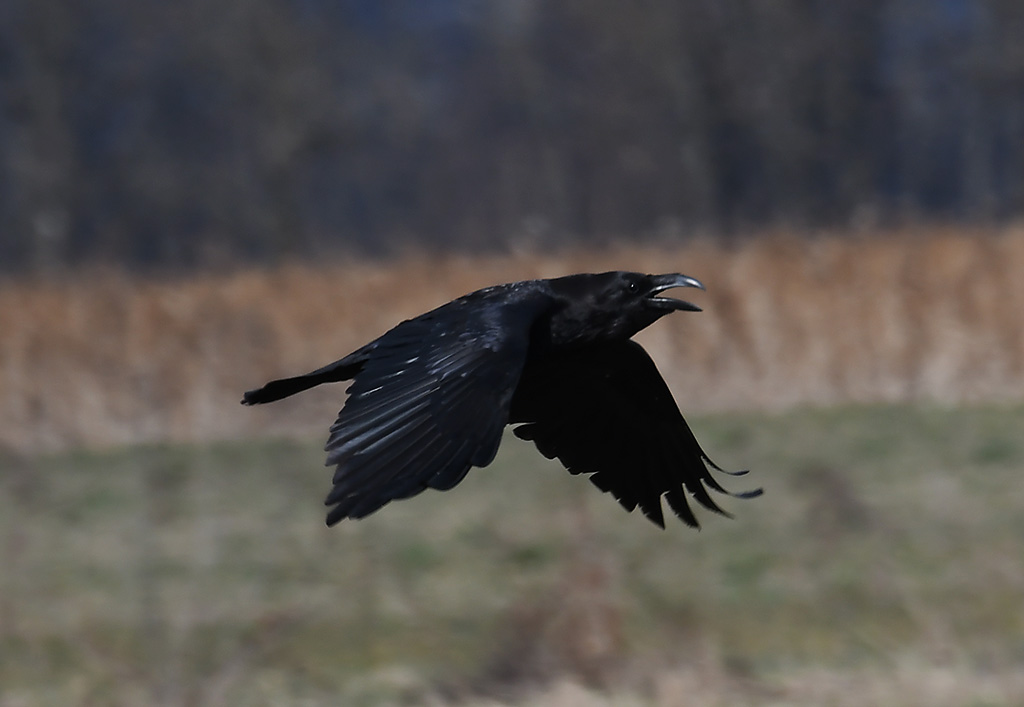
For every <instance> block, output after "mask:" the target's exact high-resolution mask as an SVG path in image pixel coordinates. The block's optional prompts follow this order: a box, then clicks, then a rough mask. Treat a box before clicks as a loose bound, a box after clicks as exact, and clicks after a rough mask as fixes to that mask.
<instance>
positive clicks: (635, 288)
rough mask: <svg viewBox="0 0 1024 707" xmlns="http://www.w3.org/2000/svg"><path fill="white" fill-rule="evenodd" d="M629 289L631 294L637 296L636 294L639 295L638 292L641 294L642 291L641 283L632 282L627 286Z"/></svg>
mask: <svg viewBox="0 0 1024 707" xmlns="http://www.w3.org/2000/svg"><path fill="white" fill-rule="evenodd" d="M627 289H628V290H629V291H630V292H632V293H634V294H635V293H637V292H639V291H640V283H638V282H631V283H629V285H628V286H627Z"/></svg>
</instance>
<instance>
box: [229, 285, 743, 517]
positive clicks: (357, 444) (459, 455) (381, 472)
mask: <svg viewBox="0 0 1024 707" xmlns="http://www.w3.org/2000/svg"><path fill="white" fill-rule="evenodd" d="M676 287H696V288H698V289H701V290H703V289H704V285H702V284H701V283H700V282H699V281H698V280H696V279H694V278H692V277H687V276H686V275H680V274H678V273H672V274H667V275H644V274H641V273H635V272H619V271H615V272H606V273H598V274H579V275H569V276H566V277H559V278H554V279H549V280H526V281H523V282H514V283H510V284H506V285H496V286H494V287H487V288H485V289H482V290H478V291H476V292H472V293H470V294H468V295H465V296H463V297H459V298H458V299H455V300H452V301H451V302H448V303H447V304H444V305H442V306H440V307H438V308H437V309H434V310H432V311H430V312H427V313H426V314H422V315H420V316H418V317H416V318H414V319H409V320H406V321H404V322H402V323H400V324H398V325H397V326H395V327H394V328H393V329H391V330H390V331H388V332H387V333H385V334H383V335H382V336H381V337H380V338H378V339H375V340H374V341H371V342H370V343H368V344H366V345H365V346H363V347H362V348H360V349H357V350H356V351H353V352H352V353H350V354H349V355H348V356H346V357H345V358H342V359H341V360H339V361H335V362H334V363H331V364H328V365H326V366H324V367H323V368H320V369H317V370H315V371H313V372H311V373H307V374H305V375H301V376H296V377H294V378H284V379H281V380H275V381H271V382H269V383H267V384H266V385H265V386H263V387H262V388H258V389H256V390H250V391H249V392H247V393H245V395H244V397H243V398H242V403H243V404H246V405H254V404H260V403H269V402H272V401H274V400H280V399H281V398H285V397H288V396H289V395H293V394H295V393H298V392H301V391H303V390H307V389H309V388H312V387H314V386H317V385H320V384H321V383H330V382H336V381H342V380H351V381H352V384H351V386H350V387H349V388H348V391H347V392H348V394H349V397H348V400H347V401H346V403H345V405H344V407H343V408H342V410H341V412H340V413H339V414H338V418H337V421H336V422H335V423H334V425H333V426H332V427H331V430H330V437H329V439H328V441H327V445H326V447H325V451H326V452H327V462H326V465H327V466H336V467H337V470H336V471H335V472H334V480H333V483H334V488H333V489H332V490H331V492H330V493H329V494H328V496H327V499H326V501H325V502H324V503H325V505H328V506H333V508H332V509H331V510H330V511H329V513H328V515H327V524H328V525H334V524H335V523H337V522H338V521H340V520H342V519H343V518H362V517H364V516H367V515H369V514H370V513H373V512H374V511H376V510H378V509H379V508H380V507H381V506H383V505H385V504H386V503H388V502H389V501H393V500H395V499H400V498H408V497H410V496H415V495H416V494H418V493H420V492H421V491H423V490H424V489H426V488H434V489H440V490H447V489H450V488H452V487H453V486H455V485H456V484H457V483H459V482H460V481H461V480H462V479H463V478H464V477H465V476H466V474H467V473H468V471H469V469H470V467H474V466H478V467H484V466H487V465H488V464H490V463H491V461H492V460H493V459H494V456H495V454H496V453H497V451H498V444H499V443H500V442H501V436H502V430H503V429H504V427H505V425H518V426H517V427H515V428H514V430H513V431H514V433H515V435H516V436H517V437H519V438H520V439H525V440H532V441H533V442H534V444H536V446H537V449H538V450H539V451H540V453H541V454H543V455H544V456H545V457H547V458H549V459H553V458H556V457H557V458H558V460H559V461H561V463H562V464H563V465H564V466H565V468H566V469H568V471H569V472H570V473H572V474H590V480H591V481H592V482H593V483H594V485H595V486H597V487H598V488H599V489H601V490H602V491H606V492H610V493H611V494H612V495H613V496H614V497H615V498H616V499H617V500H618V501H619V503H620V504H622V506H623V507H624V508H625V509H626V510H627V511H632V510H633V509H634V508H636V507H637V506H640V509H641V510H642V511H643V513H644V515H646V516H647V517H648V518H649V519H650V520H651V521H653V522H654V523H656V524H657V525H659V526H661V527H662V528H664V527H665V521H664V517H663V515H662V507H661V497H662V496H664V497H665V500H666V501H667V502H668V505H669V508H671V509H672V511H674V512H675V514H676V515H677V516H679V518H681V519H682V520H683V522H685V523H686V524H687V525H689V526H692V527H695V528H696V527H700V526H699V524H698V522H697V519H696V517H695V516H694V514H693V511H692V510H691V509H690V507H689V506H688V505H687V502H686V496H685V494H684V492H683V489H684V488H685V489H686V491H688V492H689V493H690V495H692V496H693V497H694V498H695V499H696V500H697V501H698V502H699V503H700V504H701V505H702V506H704V507H705V508H708V509H710V510H712V511H715V512H717V513H720V514H722V515H728V514H727V513H725V511H723V510H722V509H721V508H719V506H718V505H717V504H716V503H715V502H714V501H713V500H712V498H711V496H710V495H709V494H708V491H707V488H705V485H706V486H707V487H708V488H711V489H714V490H715V491H718V492H720V493H727V494H730V495H733V496H737V497H742V498H750V497H753V496H757V495H760V493H761V489H756V490H754V491H747V492H744V493H730V492H728V491H726V490H725V489H724V488H722V486H721V485H719V483H718V482H717V481H716V480H715V479H714V478H713V477H712V476H711V472H710V470H709V468H708V466H710V467H711V468H713V469H716V470H718V471H723V470H722V469H721V468H720V467H718V466H717V465H716V464H715V463H714V462H712V461H711V459H710V458H708V456H707V454H705V453H704V450H703V449H701V447H700V445H699V444H698V443H697V440H696V438H694V436H693V433H692V432H691V431H690V428H689V426H687V424H686V421H685V420H684V419H683V416H682V415H681V414H680V412H679V408H678V407H677V406H676V404H675V401H674V400H673V398H672V394H671V393H670V392H669V389H668V386H667V385H666V384H665V381H664V380H663V379H662V378H661V375H660V374H659V373H658V369H657V368H655V365H654V362H653V361H652V360H651V358H650V357H649V356H648V355H647V352H646V351H644V349H643V348H642V347H641V346H640V345H639V344H638V343H636V342H635V341H632V340H631V338H630V337H632V336H633V335H634V334H636V333H637V332H638V331H640V330H641V329H643V328H645V327H647V326H648V325H650V324H652V323H654V322H655V321H656V320H658V319H660V318H661V317H663V316H665V315H666V314H669V313H670V312H673V311H676V310H682V311H690V312H699V311H700V307H698V306H696V305H694V304H691V303H690V302H685V301H682V300H678V299H672V298H670V297H664V296H661V293H662V292H664V291H665V290H669V289H672V288H676ZM725 473H730V474H735V475H740V474H745V473H746V472H745V471H740V472H725Z"/></svg>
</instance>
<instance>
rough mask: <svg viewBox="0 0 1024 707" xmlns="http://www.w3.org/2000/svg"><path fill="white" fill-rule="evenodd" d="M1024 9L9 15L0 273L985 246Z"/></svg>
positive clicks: (953, 1)
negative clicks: (444, 256) (792, 243)
mask: <svg viewBox="0 0 1024 707" xmlns="http://www.w3.org/2000/svg"><path fill="white" fill-rule="evenodd" d="M1022 36H1024V5H1021V4H1020V3H1019V2H1017V0H944V1H943V2H929V1H927V0H828V1H825V0H780V1H778V2H770V3H765V2H754V1H751V0H661V1H655V0H647V1H644V2H628V3H624V2H612V1H611V0H587V1H586V2H584V1H583V0H544V1H541V0H497V1H496V2H490V3H478V2H472V1H471V0H429V1H427V0H401V1H395V2H388V3H378V2H371V1H367V0H263V1H261V2H250V1H249V0H219V1H218V2H207V1H206V0H179V1H178V2H174V3H165V2H157V1H155V0H86V1H85V2H82V1H81V0H5V1H4V2H3V3H2V4H0V268H2V269H3V270H6V271H8V272H10V271H17V270H25V269H33V270H37V269H47V268H51V267H58V268H59V267H61V266H66V265H73V264H76V263H78V262H80V261H82V260H86V261H97V260H99V261H115V262H120V263H123V264H126V265H132V266H160V267H172V268H180V267H189V266H192V265H196V264H209V263H217V262H222V261H225V260H228V259H233V258H236V257H243V258H246V259H249V260H258V261H266V260H272V259H275V258H277V257H280V256H282V255H290V256H307V257H308V256H317V255H321V254H323V253H325V252H329V251H333V250H355V251H362V252H376V253H386V252H390V251H394V250H395V249H400V248H402V247H404V246H406V245H409V244H416V245H418V246H420V247H424V248H439V249H447V248H459V249H474V250H480V249H491V248H495V247H499V248H500V247H502V246H503V245H504V244H507V243H508V242H510V241H512V242H526V243H534V244H539V243H543V244H549V243H553V242H557V241H566V240H576V241H579V240H583V239H597V240H605V239H609V238H611V237H613V236H618V237H621V236H627V237H635V236H638V235H645V236H648V237H651V236H655V237H659V238H663V239H674V238H679V237H681V236H682V235H683V234H686V233H690V232H692V231H694V230H702V231H712V232H719V233H728V232H735V231H736V230H738V229H740V228H744V227H748V226H752V225H763V224H779V223H785V224H787V225H796V226H801V225H804V226H814V225H821V224H831V225H835V224H840V225H849V224H851V223H852V224H854V225H873V224H876V223H878V222H885V221H893V220H904V219H908V218H909V219H914V218H920V217H926V218H948V217H953V218H957V219H964V220H990V219H993V218H996V219H1000V218H1008V217H1012V216H1016V215H1019V214H1020V212H1021V210H1022V207H1024V52H1022V51H1021V46H1022V45H1021V42H1020V37H1022Z"/></svg>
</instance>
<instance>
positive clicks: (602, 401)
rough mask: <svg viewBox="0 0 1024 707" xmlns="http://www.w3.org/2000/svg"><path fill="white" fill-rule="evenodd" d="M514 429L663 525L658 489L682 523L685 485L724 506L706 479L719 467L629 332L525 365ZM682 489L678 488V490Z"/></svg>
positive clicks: (708, 504) (701, 499)
mask: <svg viewBox="0 0 1024 707" xmlns="http://www.w3.org/2000/svg"><path fill="white" fill-rule="evenodd" d="M510 422H511V423H522V424H519V425H518V426H517V427H516V428H515V430H514V431H515V434H516V436H518V437H520V438H522V439H527V440H531V441H533V442H534V444H536V445H537V449H538V450H539V451H540V452H541V453H542V454H543V455H544V456H546V457H548V458H558V460H559V461H561V462H562V464H563V465H564V466H565V467H566V469H568V470H569V471H570V472H571V473H587V474H591V477H590V480H591V481H592V482H593V483H594V485H595V486H597V487H598V488H599V489H601V490H602V491H605V492H607V493H610V494H612V495H613V496H614V497H615V498H616V500H618V502H619V503H620V504H621V505H622V506H623V508H625V509H626V510H627V511H632V510H633V509H635V508H636V507H637V506H639V507H640V509H641V511H642V512H643V513H644V515H646V516H647V517H648V518H649V519H650V520H651V521H652V522H654V523H655V524H657V525H659V526H661V527H664V515H663V513H662V508H661V498H662V497H663V496H664V497H665V500H666V501H667V502H668V504H669V508H670V509H671V510H672V511H673V512H674V513H675V515H676V516H678V517H679V518H680V519H681V520H682V521H683V522H684V523H686V524H687V525H691V526H693V527H699V523H698V521H697V518H696V517H695V516H694V514H693V511H692V509H691V508H690V506H689V504H688V503H687V499H686V496H687V494H688V495H689V496H690V497H691V498H693V499H694V500H695V501H696V502H697V503H699V504H700V505H701V506H704V507H705V508H707V509H709V510H711V511H714V512H716V513H720V514H723V515H728V514H727V513H726V512H725V511H724V510H722V508H721V507H719V505H718V504H717V503H716V502H715V501H714V499H712V498H711V495H710V494H709V493H708V489H712V490H714V491H716V492H718V493H724V494H729V495H732V496H738V497H743V498H749V497H752V496H757V495H760V493H761V490H760V489H755V490H753V491H748V492H744V493H731V492H729V491H726V490H725V488H723V487H722V485H721V484H719V483H718V481H717V480H716V479H714V478H713V477H712V476H711V471H710V470H711V469H715V470H719V468H718V466H717V465H715V464H714V462H712V461H711V460H710V459H709V458H708V456H707V455H706V454H705V453H704V450H703V449H701V447H700V444H698V442H697V439H696V438H695V437H694V435H693V432H692V431H691V430H690V428H689V426H688V425H687V424H686V420H684V419H683V416H682V414H681V413H680V412H679V408H678V407H677V406H676V404H675V401H674V400H673V399H672V394H671V392H670V391H669V389H668V386H667V385H666V384H665V381H664V380H663V379H662V378H661V375H660V374H659V373H658V370H657V368H656V367H655V365H654V362H653V361H652V360H651V358H650V357H649V356H648V355H647V352H645V351H644V350H643V348H642V347H641V346H640V345H639V344H637V343H636V342H634V341H625V342H616V343H611V344H608V345H606V346H603V347H595V348H590V349H586V350H583V351H578V352H572V353H569V354H566V355H563V356H560V357H552V358H551V359H550V360H548V361H545V362H544V364H543V365H541V366H536V367H532V368H528V369H527V371H526V372H525V373H524V374H523V377H522V379H521V380H520V383H519V387H518V389H517V391H516V395H515V397H514V398H513V400H512V405H511V414H510ZM684 489H685V492H684Z"/></svg>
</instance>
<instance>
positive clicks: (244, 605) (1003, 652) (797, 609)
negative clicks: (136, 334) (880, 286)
mask: <svg viewBox="0 0 1024 707" xmlns="http://www.w3.org/2000/svg"><path fill="white" fill-rule="evenodd" d="M694 428H695V431H696V432H697V435H698V438H700V439H701V441H702V442H703V444H704V446H705V448H706V449H707V450H708V452H709V453H710V454H711V455H712V457H714V458H715V459H716V461H718V462H720V463H721V464H723V465H725V466H727V467H733V468H736V467H739V466H744V467H746V466H749V467H751V468H752V469H753V472H752V473H751V475H750V476H748V477H745V478H742V479H727V480H726V481H727V484H728V485H729V486H730V487H731V488H734V489H737V490H742V489H745V488H749V487H751V486H755V485H761V486H763V487H764V488H765V495H764V496H763V497H762V498H759V499H756V500H751V501H739V500H734V499H724V500H723V504H724V505H725V506H726V508H727V509H728V510H730V511H732V512H733V513H734V514H735V519H733V520H729V519H725V518H720V517H717V516H714V515H713V514H709V513H703V514H701V515H700V518H701V520H702V521H703V523H704V528H703V529H702V530H701V531H700V532H695V531H692V530H689V529H687V528H685V527H684V526H683V525H682V524H681V523H678V524H675V525H671V526H670V527H669V529H668V530H667V531H661V530H659V529H657V528H656V527H655V526H653V525H652V524H650V523H649V522H647V521H646V520H645V519H644V518H643V517H642V516H641V515H639V514H638V513H634V514H632V515H627V514H626V513H624V512H623V511H622V510H621V509H620V508H619V507H618V505H617V504H616V503H615V502H614V500H613V499H612V498H611V497H609V496H607V495H604V494H601V493H599V492H598V491H597V490H596V489H595V488H594V487H592V486H591V485H590V484H589V483H587V482H586V481H584V480H582V479H578V478H572V477H570V476H569V475H568V474H566V473H564V472H563V471H561V470H560V469H559V468H558V467H557V465H555V464H554V463H551V462H547V461H546V460H544V459H543V458H541V457H540V456H539V455H538V454H536V452H535V451H534V450H533V448H532V447H531V446H530V445H528V444H526V443H524V442H520V441H518V440H514V439H512V438H509V439H508V440H506V443H505V445H504V447H503V448H502V450H501V453H500V454H499V456H498V459H497V460H496V462H495V463H494V464H493V465H492V467H490V468H488V469H484V470H476V471H474V472H473V473H472V474H471V475H470V476H469V477H467V479H466V480H465V481H464V482H463V483H462V484H461V485H460V486H459V487H457V488H456V489H454V490H453V491H451V492H448V493H444V494H441V493H437V492H427V493H424V494H423V495H421V496H419V497H417V498H416V499H413V500H410V501H403V502H399V503H395V504H392V505H390V506H388V507H387V508H385V509H384V510H383V511H382V512H381V513H379V514H377V515H375V516H372V517H371V518H369V519H367V520H365V521H362V522H356V523H353V522H346V523H343V524H342V525H340V526H338V527H336V528H334V529H327V528H325V527H324V526H323V508H322V507H321V506H320V505H319V501H320V499H321V498H322V497H323V495H324V494H325V492H326V490H327V486H328V480H329V471H328V470H326V469H323V468H322V466H321V464H322V461H321V459H322V457H321V453H320V451H319V447H320V445H319V443H317V442H310V443H308V444H298V443H294V442H288V441H266V442H244V443H241V442H239V443H221V444H213V445H208V446H195V447H181V446H174V447H170V446H167V447H165V446H150V447H134V448H128V449H121V450H114V451H106V452H89V453H85V452H80V453H73V454H64V455H60V456H53V457H46V458H38V459H33V460H26V459H21V458H14V457H8V458H5V459H3V460H0V464H2V467H3V473H2V475H0V481H2V488H0V552H2V556H0V560H2V566H3V570H2V574H0V706H2V707H13V706H14V705H18V706H22V705H32V706H35V705H138V704H154V705H221V704H224V705H242V706H244V705H392V704H428V705H440V704H451V703H459V704H470V705H493V704H516V705H549V704H550V705H591V704H594V705H605V704H607V705H612V704H615V705H659V706H667V705H687V704H700V705H737V704H757V705H761V704H765V705H769V704H778V705H865V704H878V705H972V706H977V707H980V706H982V705H1020V704H1024V483H1022V473H1021V472H1022V469H1024V435H1022V431H1024V408H1020V407H1013V408H992V407H986V408H974V409H958V410H939V409H927V408H916V407H897V406H892V407H852V408H841V409H829V410H803V411H796V412H791V413H786V414H780V415H775V416H766V415H750V416H736V415H733V416H728V417H704V418H700V419H696V420H694Z"/></svg>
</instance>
